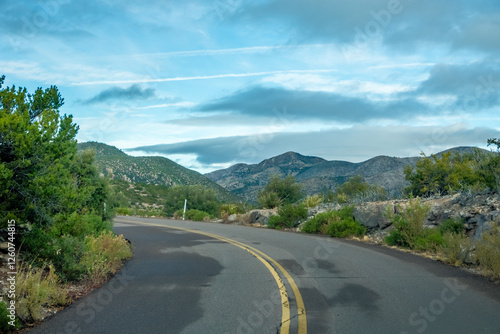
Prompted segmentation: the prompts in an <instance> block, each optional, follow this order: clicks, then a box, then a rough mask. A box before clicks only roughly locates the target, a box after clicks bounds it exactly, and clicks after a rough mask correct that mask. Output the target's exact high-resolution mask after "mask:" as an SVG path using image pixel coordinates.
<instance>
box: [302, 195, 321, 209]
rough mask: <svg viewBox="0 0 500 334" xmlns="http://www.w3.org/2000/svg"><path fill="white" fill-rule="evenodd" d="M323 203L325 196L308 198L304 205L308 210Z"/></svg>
mask: <svg viewBox="0 0 500 334" xmlns="http://www.w3.org/2000/svg"><path fill="white" fill-rule="evenodd" d="M321 203H323V196H322V195H318V194H316V195H313V196H307V197H306V199H305V200H304V204H305V205H306V206H307V207H308V208H314V207H316V206H318V205H320V204H321Z"/></svg>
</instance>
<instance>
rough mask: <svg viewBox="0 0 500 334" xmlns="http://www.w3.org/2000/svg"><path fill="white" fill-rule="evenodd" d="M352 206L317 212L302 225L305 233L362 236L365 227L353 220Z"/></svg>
mask: <svg viewBox="0 0 500 334" xmlns="http://www.w3.org/2000/svg"><path fill="white" fill-rule="evenodd" d="M353 211H354V207H353V206H345V207H343V208H341V209H340V210H338V211H329V212H322V213H318V214H317V215H316V216H315V217H314V218H312V219H310V220H308V221H307V222H306V223H305V224H304V226H303V227H302V231H303V232H305V233H318V232H319V233H322V234H328V235H330V236H332V237H336V238H347V237H351V236H359V237H360V236H363V235H364V234H365V233H366V228H365V227H364V226H362V225H361V224H359V223H358V222H355V221H354V217H353Z"/></svg>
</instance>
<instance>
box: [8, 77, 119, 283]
mask: <svg viewBox="0 0 500 334" xmlns="http://www.w3.org/2000/svg"><path fill="white" fill-rule="evenodd" d="M3 82H4V77H2V78H0V162H1V164H0V213H1V214H2V216H3V217H6V218H7V219H3V220H2V222H1V223H0V224H1V227H5V224H6V223H7V220H8V219H14V220H15V221H16V223H17V231H18V233H19V238H20V239H21V240H20V241H22V245H23V246H22V247H23V248H22V250H23V252H24V258H25V260H27V261H30V260H31V261H33V263H34V264H35V265H38V264H44V263H46V262H49V263H52V264H53V265H54V266H55V268H56V270H57V273H58V274H60V275H61V277H62V278H64V279H76V278H78V277H80V275H81V273H82V269H81V268H78V265H77V263H78V260H79V258H80V257H81V255H82V253H83V251H84V247H83V239H84V237H85V236H86V235H98V234H100V232H101V231H104V230H109V229H110V227H111V223H110V219H111V218H112V215H113V210H112V209H113V206H112V205H108V207H107V209H106V208H105V205H104V203H105V202H106V201H107V199H108V197H109V194H110V189H109V185H108V184H107V182H106V181H105V180H104V179H102V178H100V177H99V174H98V172H97V169H96V167H95V165H94V154H93V152H90V151H83V152H81V153H78V151H77V147H76V140H75V135H76V133H77V131H78V126H77V125H76V124H74V123H73V122H72V116H71V115H70V116H67V115H63V116H60V115H59V108H60V107H61V106H62V105H63V103H64V100H63V99H62V97H61V96H60V94H59V92H58V90H57V88H56V87H50V88H48V89H45V90H42V89H41V88H39V89H37V90H36V91H35V93H34V94H29V93H28V92H27V90H26V89H24V88H19V89H16V88H15V87H14V86H13V87H10V88H9V87H3Z"/></svg>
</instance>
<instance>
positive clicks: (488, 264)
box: [475, 224, 500, 278]
mask: <svg viewBox="0 0 500 334" xmlns="http://www.w3.org/2000/svg"><path fill="white" fill-rule="evenodd" d="M492 225H494V226H492V227H491V229H490V230H489V231H486V232H484V233H483V235H482V238H481V240H479V241H478V242H477V243H476V251H475V256H476V259H477V261H478V263H479V266H480V267H481V269H483V270H484V271H485V273H486V274H488V275H491V276H493V277H495V278H500V227H499V226H498V225H497V224H492Z"/></svg>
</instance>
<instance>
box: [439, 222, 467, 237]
mask: <svg viewBox="0 0 500 334" xmlns="http://www.w3.org/2000/svg"><path fill="white" fill-rule="evenodd" d="M464 230H465V226H464V220H463V219H460V218H456V219H453V218H450V219H446V220H445V221H444V222H443V223H441V225H439V231H440V232H441V234H443V235H445V234H447V233H454V234H461V233H462V232H463V231H464Z"/></svg>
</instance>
